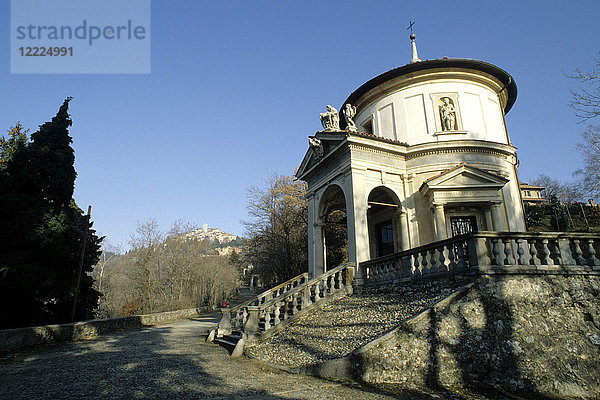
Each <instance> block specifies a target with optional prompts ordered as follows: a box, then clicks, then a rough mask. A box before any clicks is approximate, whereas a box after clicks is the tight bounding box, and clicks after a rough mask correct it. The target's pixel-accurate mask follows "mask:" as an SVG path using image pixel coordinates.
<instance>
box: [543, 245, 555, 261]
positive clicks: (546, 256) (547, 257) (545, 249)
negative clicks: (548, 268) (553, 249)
mask: <svg viewBox="0 0 600 400" xmlns="http://www.w3.org/2000/svg"><path fill="white" fill-rule="evenodd" d="M542 264H544V265H554V260H552V258H550V249H549V248H548V239H542Z"/></svg>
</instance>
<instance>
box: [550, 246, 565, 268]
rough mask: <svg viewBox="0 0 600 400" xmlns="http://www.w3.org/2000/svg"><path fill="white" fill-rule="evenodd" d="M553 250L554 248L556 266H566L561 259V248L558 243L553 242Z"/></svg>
mask: <svg viewBox="0 0 600 400" xmlns="http://www.w3.org/2000/svg"><path fill="white" fill-rule="evenodd" d="M551 248H552V255H554V264H556V265H564V264H563V261H564V260H563V258H562V257H561V253H560V247H559V243H558V241H555V240H553V241H552V245H551Z"/></svg>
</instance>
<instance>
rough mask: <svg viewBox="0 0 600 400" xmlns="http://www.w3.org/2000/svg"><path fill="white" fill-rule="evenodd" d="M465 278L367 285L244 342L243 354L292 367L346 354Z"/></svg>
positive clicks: (443, 295) (458, 285)
mask: <svg viewBox="0 0 600 400" xmlns="http://www.w3.org/2000/svg"><path fill="white" fill-rule="evenodd" d="M469 282H470V279H469V278H462V277H453V278H451V279H450V278H449V277H439V278H437V279H431V280H420V281H416V282H411V283H405V284H402V285H394V284H389V285H385V286H378V287H368V288H365V289H364V290H362V291H361V292H358V293H354V294H352V295H351V296H347V297H343V298H340V299H338V300H336V301H334V302H330V303H328V304H326V305H324V306H323V307H321V308H319V309H318V310H315V311H313V312H311V313H310V314H307V315H304V316H302V317H300V318H298V319H297V320H295V321H294V324H292V325H291V326H288V327H287V328H286V329H285V330H282V331H280V332H279V333H278V334H276V335H273V336H271V337H269V338H267V339H266V340H264V341H261V342H259V343H256V344H254V345H250V346H247V347H246V348H245V354H246V355H248V356H250V357H252V358H257V359H260V360H262V361H267V362H271V363H273V364H276V365H279V366H282V367H286V368H291V369H293V370H294V369H297V370H302V369H303V368H306V367H309V366H312V365H317V364H320V363H323V362H325V361H328V360H334V359H336V358H341V357H346V356H347V355H349V354H350V353H352V352H353V351H354V350H356V349H358V348H360V347H361V346H364V345H365V344H367V343H369V342H371V341H373V340H375V339H377V338H378V337H380V336H382V335H384V334H385V333H387V332H388V331H390V330H392V329H394V328H396V327H397V326H398V325H400V324H401V323H402V322H404V321H406V320H407V319H409V318H411V317H413V316H415V315H417V314H419V313H421V312H422V311H424V310H426V309H427V308H429V307H431V306H432V305H433V304H435V303H437V302H439V301H440V300H442V299H444V298H446V297H448V296H449V295H450V294H452V293H453V292H455V291H456V290H458V289H459V288H461V287H464V286H465V285H467V284H468V283H469Z"/></svg>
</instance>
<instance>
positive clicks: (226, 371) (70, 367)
mask: <svg viewBox="0 0 600 400" xmlns="http://www.w3.org/2000/svg"><path fill="white" fill-rule="evenodd" d="M217 317H218V316H217V315H213V316H205V317H198V318H191V319H189V320H178V321H174V322H172V323H169V324H165V325H160V326H154V327H146V328H143V329H135V330H128V331H122V332H118V333H114V334H111V335H107V336H103V337H100V338H98V339H95V340H89V341H79V342H72V343H67V344H60V345H56V346H53V347H46V348H39V349H30V350H28V351H22V352H18V353H14V354H10V355H8V356H7V355H4V356H2V357H0V398H2V399H103V400H104V399H206V398H210V399H237V398H244V399H361V400H363V399H364V400H370V399H395V398H400V399H434V398H437V399H439V398H445V397H444V396H442V395H439V394H426V393H421V392H414V391H408V390H402V389H400V388H398V387H396V386H394V387H391V389H390V388H388V389H386V388H378V389H377V390H376V389H373V388H364V387H358V386H352V385H346V384H341V383H336V382H331V381H325V380H320V379H317V378H313V377H309V376H303V375H294V374H288V373H285V372H282V371H279V370H275V369H272V368H270V367H268V366H267V365H265V364H264V363H261V362H258V361H255V360H251V359H247V358H244V357H242V358H237V359H234V358H230V357H229V355H228V353H227V351H226V350H225V349H224V348H221V347H219V346H216V345H214V344H210V343H205V342H204V341H203V339H202V335H205V334H206V332H207V330H208V328H209V327H212V326H215V324H216V321H217Z"/></svg>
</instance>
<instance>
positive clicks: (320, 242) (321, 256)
mask: <svg viewBox="0 0 600 400" xmlns="http://www.w3.org/2000/svg"><path fill="white" fill-rule="evenodd" d="M324 227H325V224H323V223H321V222H315V223H314V224H313V238H312V239H313V260H314V265H313V277H315V276H319V275H321V274H322V273H324V272H325V237H324V235H323V233H324Z"/></svg>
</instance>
